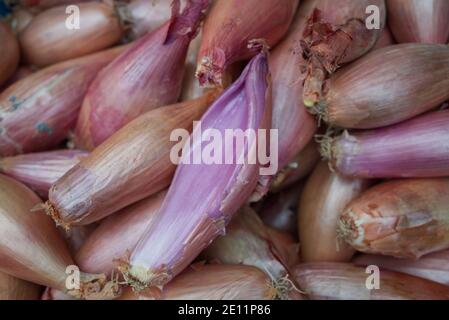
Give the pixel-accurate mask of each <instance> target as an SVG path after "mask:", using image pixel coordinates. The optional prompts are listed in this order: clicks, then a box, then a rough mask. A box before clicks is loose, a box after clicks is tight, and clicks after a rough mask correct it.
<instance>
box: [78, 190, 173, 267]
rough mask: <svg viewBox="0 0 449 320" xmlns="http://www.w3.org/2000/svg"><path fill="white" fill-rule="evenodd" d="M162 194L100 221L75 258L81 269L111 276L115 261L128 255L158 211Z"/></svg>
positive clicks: (115, 265)
mask: <svg viewBox="0 0 449 320" xmlns="http://www.w3.org/2000/svg"><path fill="white" fill-rule="evenodd" d="M165 195H166V192H165V191H162V192H159V193H157V194H155V195H153V196H151V197H148V198H146V199H144V200H141V201H139V202H137V203H135V204H133V205H131V206H129V207H126V208H125V209H123V210H121V211H119V212H117V213H115V214H114V215H112V216H110V217H108V218H106V219H105V220H103V221H102V222H101V223H100V225H99V226H98V228H97V229H96V230H95V231H94V232H93V233H92V234H91V235H90V236H89V237H88V238H87V239H86V241H85V242H84V244H83V245H82V246H81V248H80V250H79V251H78V253H77V254H76V256H75V261H76V262H77V264H78V265H79V266H80V268H81V269H82V270H85V271H86V272H90V273H104V274H107V275H111V273H112V271H113V270H114V269H115V268H116V267H117V265H118V260H119V259H122V258H123V257H125V256H126V255H127V254H128V253H129V252H131V251H132V250H133V249H134V247H135V246H136V244H137V242H138V241H139V239H140V237H141V236H142V235H143V233H144V231H145V230H146V228H147V227H148V226H149V224H150V223H151V221H153V217H154V215H155V214H156V212H157V210H159V208H160V206H161V204H162V201H163V200H164V197H165Z"/></svg>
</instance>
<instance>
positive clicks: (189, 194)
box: [121, 52, 271, 289]
mask: <svg viewBox="0 0 449 320" xmlns="http://www.w3.org/2000/svg"><path fill="white" fill-rule="evenodd" d="M269 93H270V85H269V73H268V65H267V58H266V53H264V52H262V53H259V54H258V55H257V56H256V57H254V58H253V59H252V61H251V62H250V63H249V64H248V66H247V67H246V69H245V70H244V71H243V73H242V75H241V76H240V78H239V79H238V80H237V81H236V82H235V83H234V84H233V85H232V86H231V87H229V88H228V89H227V90H226V91H225V93H224V94H222V95H221V97H219V98H218V99H217V100H216V101H215V103H214V104H213V105H212V106H211V107H210V108H209V110H208V111H207V113H206V114H205V115H204V116H203V117H202V119H201V123H202V124H201V126H202V129H201V130H206V129H207V128H215V129H218V130H219V131H221V132H224V130H225V129H242V130H246V129H254V130H257V129H267V128H269V127H270V123H271V101H270V99H271V95H270V94H269ZM194 135H195V130H194V132H193V133H192V136H194ZM186 145H190V142H189V141H188V142H187V143H186ZM255 147H256V144H255V143H252V145H249V146H248V145H245V147H244V148H243V150H241V152H240V154H238V155H235V158H234V159H233V160H234V161H233V162H234V163H236V161H235V160H236V159H238V158H239V157H240V156H243V155H245V156H246V155H247V154H248V152H250V150H252V148H255ZM196 148H201V145H199V144H197V145H194V146H193V147H191V148H190V150H189V152H187V153H186V154H184V156H183V157H184V159H187V158H189V159H190V156H191V155H192V153H195V152H197V150H195V149H196ZM185 149H186V148H184V150H185ZM222 160H223V157H222ZM259 168H260V165H259V164H258V163H256V164H243V165H242V164H210V165H207V164H199V165H198V164H196V165H195V164H184V163H181V164H180V165H178V168H177V170H176V174H175V177H174V180H173V182H172V184H171V187H170V189H169V191H168V194H167V196H166V198H165V200H164V203H163V204H162V207H161V209H160V211H159V212H158V214H157V216H156V217H155V220H154V222H153V223H152V224H151V225H150V226H149V228H148V229H147V231H146V232H145V234H144V236H143V237H142V238H141V239H140V241H139V243H138V244H137V246H136V248H135V249H134V251H133V252H132V253H131V256H130V259H129V264H128V265H127V264H125V265H122V267H121V270H122V272H123V273H124V276H125V279H127V280H128V282H129V283H130V284H132V285H133V286H134V287H135V288H136V289H143V288H146V287H154V286H159V287H161V286H163V285H165V284H166V283H167V282H169V281H170V280H171V279H172V278H173V277H175V276H176V275H177V274H179V273H180V272H181V271H182V270H183V269H185V268H186V267H187V266H188V265H189V264H190V263H191V262H192V261H193V260H194V259H195V258H196V257H197V256H198V254H199V253H200V252H201V251H202V250H203V249H204V248H205V247H206V246H207V245H209V244H210V243H211V242H212V241H213V240H214V239H215V238H216V237H217V236H218V235H220V234H224V232H225V226H226V225H227V223H228V222H229V220H230V219H231V217H232V215H233V214H234V213H235V212H236V211H237V210H238V209H239V208H240V207H241V206H242V205H243V204H244V203H245V202H246V201H247V200H248V198H249V197H250V195H251V194H252V193H253V191H254V190H255V188H256V187H257V184H258V179H259ZM199 179H201V183H200V181H199ZM156 239H157V240H156Z"/></svg>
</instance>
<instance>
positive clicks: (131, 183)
mask: <svg viewBox="0 0 449 320" xmlns="http://www.w3.org/2000/svg"><path fill="white" fill-rule="evenodd" d="M217 94H218V91H212V92H208V93H207V94H205V95H204V96H203V97H201V98H198V99H196V100H193V101H186V102H182V103H178V104H175V105H171V106H166V107H163V108H158V109H155V110H151V111H149V112H147V113H145V114H143V115H141V116H140V117H138V118H137V119H135V120H133V121H132V122H130V123H129V124H128V125H126V126H125V127H123V128H122V129H121V130H119V131H118V132H116V133H115V134H114V135H113V136H112V137H111V138H110V139H108V140H107V141H106V142H104V143H103V144H102V145H100V146H98V147H97V148H96V149H95V150H94V151H92V153H91V154H90V155H89V156H88V157H86V158H84V159H83V160H81V162H80V163H79V164H78V165H76V166H75V167H73V168H72V169H71V170H70V171H69V172H67V174H66V175H64V176H63V177H61V179H59V180H58V181H56V183H55V184H54V185H53V187H52V188H51V189H50V192H49V205H50V207H52V208H53V209H52V210H50V211H49V212H48V213H51V214H52V216H53V218H54V219H55V220H56V222H57V223H58V224H61V225H63V226H65V227H68V226H70V225H85V224H89V223H92V222H94V221H97V220H100V219H102V218H104V217H106V216H107V215H110V214H112V213H114V212H116V211H118V210H120V209H122V208H124V207H126V206H128V205H130V204H132V203H134V202H137V201H139V200H141V199H144V198H146V197H148V196H150V195H152V194H154V193H156V192H158V191H160V190H163V189H164V188H166V187H167V186H168V185H169V184H170V181H171V179H172V177H173V173H174V171H175V165H174V164H173V163H172V162H171V161H170V150H171V148H172V147H173V146H174V145H175V144H176V143H175V142H172V141H170V134H171V132H172V131H173V130H175V129H179V128H184V129H187V130H191V128H192V123H193V121H194V120H198V119H199V118H200V117H201V115H202V114H203V113H204V112H205V111H206V109H207V107H208V106H209V105H210V104H211V103H212V101H213V100H214V99H215V97H216V95H217Z"/></svg>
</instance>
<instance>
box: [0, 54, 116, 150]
mask: <svg viewBox="0 0 449 320" xmlns="http://www.w3.org/2000/svg"><path fill="white" fill-rule="evenodd" d="M122 50H123V47H118V48H113V49H109V50H106V51H102V52H99V53H95V54H92V55H88V56H85V57H82V58H78V59H74V60H69V61H66V62H62V63H59V64H56V65H54V66H50V67H48V68H45V69H42V70H40V71H37V72H35V73H33V74H32V75H30V76H28V77H26V78H24V79H22V80H20V81H17V82H15V83H14V84H12V85H11V86H10V87H8V88H7V89H6V90H5V91H3V92H2V93H1V94H0V112H1V119H0V127H1V129H2V131H1V134H0V156H2V157H5V156H12V155H16V154H21V153H29V152H37V151H43V150H48V149H50V148H51V147H54V146H57V145H58V144H59V143H60V142H61V141H62V140H64V139H65V138H66V136H67V134H68V132H69V130H70V129H73V127H74V126H75V123H76V118H77V116H78V112H79V108H80V106H81V103H82V99H83V96H84V94H85V93H86V91H87V88H88V86H89V84H90V82H91V81H92V80H93V78H94V77H95V75H96V74H97V72H98V71H99V70H101V69H102V68H103V67H104V66H105V65H106V64H107V63H109V62H110V61H111V60H112V59H113V58H114V57H116V56H117V55H118V54H119V53H120V52H121V51H122Z"/></svg>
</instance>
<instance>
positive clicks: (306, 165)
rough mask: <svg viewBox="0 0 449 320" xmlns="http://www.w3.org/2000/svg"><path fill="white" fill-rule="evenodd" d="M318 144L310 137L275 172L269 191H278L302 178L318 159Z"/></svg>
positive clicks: (314, 165)
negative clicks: (287, 161)
mask: <svg viewBox="0 0 449 320" xmlns="http://www.w3.org/2000/svg"><path fill="white" fill-rule="evenodd" d="M318 149H319V147H318V144H317V143H316V142H315V141H314V140H313V139H312V140H310V141H309V143H308V144H307V145H306V146H305V147H304V148H303V149H302V150H301V151H299V153H298V154H297V155H296V156H295V157H294V158H293V159H291V160H290V162H289V163H288V164H287V165H286V166H285V167H284V168H283V169H282V170H280V171H278V173H277V174H276V176H275V178H274V180H273V182H272V183H271V185H270V191H271V192H279V191H280V190H284V189H286V188H287V187H289V186H291V185H292V184H294V183H296V182H298V181H299V180H301V179H303V178H304V177H306V176H307V175H309V173H310V172H312V170H313V169H314V168H315V167H316V164H317V163H318V162H319V161H320V153H319V151H318Z"/></svg>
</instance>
